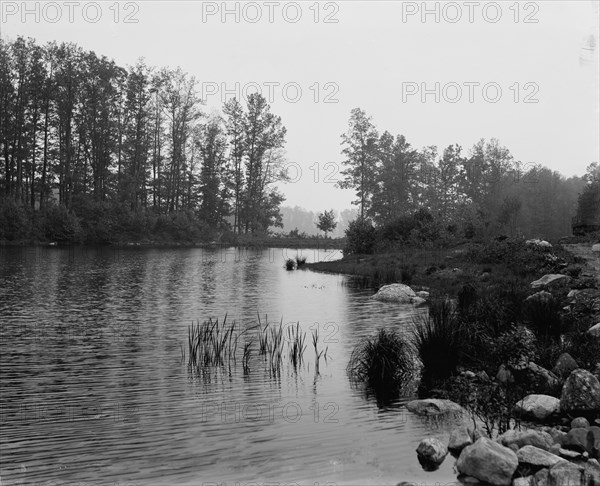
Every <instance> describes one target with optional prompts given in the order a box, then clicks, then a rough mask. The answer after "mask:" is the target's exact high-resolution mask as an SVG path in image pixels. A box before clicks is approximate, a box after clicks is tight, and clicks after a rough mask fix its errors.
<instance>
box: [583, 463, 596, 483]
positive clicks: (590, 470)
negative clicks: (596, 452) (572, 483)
mask: <svg viewBox="0 0 600 486" xmlns="http://www.w3.org/2000/svg"><path fill="white" fill-rule="evenodd" d="M583 480H584V482H585V484H587V485H588V486H600V463H598V461H597V460H596V459H589V460H588V461H587V462H586V463H585V464H583Z"/></svg>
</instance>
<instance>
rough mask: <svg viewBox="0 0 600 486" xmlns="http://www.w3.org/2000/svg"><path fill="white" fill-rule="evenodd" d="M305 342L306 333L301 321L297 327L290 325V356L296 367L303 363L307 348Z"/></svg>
mask: <svg viewBox="0 0 600 486" xmlns="http://www.w3.org/2000/svg"><path fill="white" fill-rule="evenodd" d="M305 342H306V333H305V332H303V331H302V329H301V328H300V323H299V322H298V323H297V324H296V326H295V327H294V326H290V327H288V343H289V358H290V362H291V363H292V365H293V366H294V368H297V367H298V366H299V365H300V364H302V360H303V356H304V351H305V350H306V344H305Z"/></svg>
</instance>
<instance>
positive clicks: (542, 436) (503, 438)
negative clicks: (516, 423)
mask: <svg viewBox="0 0 600 486" xmlns="http://www.w3.org/2000/svg"><path fill="white" fill-rule="evenodd" d="M498 442H499V443H501V444H502V445H503V446H506V447H509V446H510V445H511V444H515V445H516V446H517V447H518V448H519V449H520V448H521V447H524V446H526V445H532V446H535V447H539V448H540V449H544V450H545V451H549V450H550V449H551V447H552V444H554V441H553V439H552V436H551V435H550V434H549V433H548V432H543V431H538V430H514V429H511V430H507V431H506V432H504V434H502V435H500V436H499V437H498Z"/></svg>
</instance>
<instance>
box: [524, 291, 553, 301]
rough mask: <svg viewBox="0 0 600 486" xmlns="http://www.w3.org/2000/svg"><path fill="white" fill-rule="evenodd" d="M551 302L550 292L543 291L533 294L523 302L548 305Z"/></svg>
mask: <svg viewBox="0 0 600 486" xmlns="http://www.w3.org/2000/svg"><path fill="white" fill-rule="evenodd" d="M551 300H552V294H551V293H550V292H546V291H545V290H540V291H539V292H536V293H535V294H532V295H530V296H529V297H527V298H526V299H525V302H543V303H548V302H550V301H551Z"/></svg>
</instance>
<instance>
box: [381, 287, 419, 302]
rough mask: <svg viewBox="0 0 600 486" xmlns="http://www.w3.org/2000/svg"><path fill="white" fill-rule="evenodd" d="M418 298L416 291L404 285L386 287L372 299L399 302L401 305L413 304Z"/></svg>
mask: <svg viewBox="0 0 600 486" xmlns="http://www.w3.org/2000/svg"><path fill="white" fill-rule="evenodd" d="M416 297H417V294H415V292H414V290H413V289H411V288H410V287H409V286H408V285H404V284H398V283H396V284H390V285H384V286H383V287H381V288H380V289H379V291H378V292H377V293H376V294H375V295H373V297H372V299H375V300H379V301H381V302H397V303H399V304H412V302H413V300H414V299H415V298H416Z"/></svg>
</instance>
